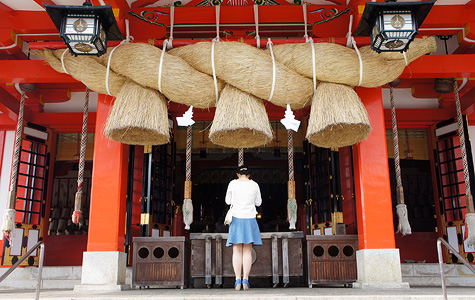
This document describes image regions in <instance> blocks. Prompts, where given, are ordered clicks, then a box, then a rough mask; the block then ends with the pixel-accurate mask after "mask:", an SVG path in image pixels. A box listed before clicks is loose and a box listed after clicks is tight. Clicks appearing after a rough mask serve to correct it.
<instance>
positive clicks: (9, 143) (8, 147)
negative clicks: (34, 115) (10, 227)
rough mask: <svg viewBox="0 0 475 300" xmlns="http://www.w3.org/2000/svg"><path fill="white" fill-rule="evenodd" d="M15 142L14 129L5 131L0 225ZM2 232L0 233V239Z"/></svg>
mask: <svg viewBox="0 0 475 300" xmlns="http://www.w3.org/2000/svg"><path fill="white" fill-rule="evenodd" d="M14 144H15V131H7V132H6V135H5V148H4V149H3V157H0V159H2V160H3V162H2V169H1V170H0V226H1V225H2V223H3V214H4V213H5V209H6V208H7V197H8V190H9V189H10V175H11V172H12V160H13V146H14ZM2 239H3V234H0V240H2Z"/></svg>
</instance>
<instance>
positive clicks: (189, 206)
mask: <svg viewBox="0 0 475 300" xmlns="http://www.w3.org/2000/svg"><path fill="white" fill-rule="evenodd" d="M192 146H193V127H192V126H188V127H187V128H186V161H185V163H186V167H185V178H186V180H185V191H184V200H183V223H185V229H186V230H190V225H191V223H193V202H192V200H191V187H192V184H191V149H192Z"/></svg>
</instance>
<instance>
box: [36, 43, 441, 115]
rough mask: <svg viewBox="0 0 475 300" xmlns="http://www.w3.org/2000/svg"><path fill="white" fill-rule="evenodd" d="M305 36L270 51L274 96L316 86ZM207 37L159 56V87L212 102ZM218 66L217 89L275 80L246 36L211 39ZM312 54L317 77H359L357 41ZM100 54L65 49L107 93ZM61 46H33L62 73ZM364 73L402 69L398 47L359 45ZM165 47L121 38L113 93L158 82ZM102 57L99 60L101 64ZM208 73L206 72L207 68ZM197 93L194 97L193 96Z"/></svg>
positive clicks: (371, 81) (369, 80) (422, 49)
mask: <svg viewBox="0 0 475 300" xmlns="http://www.w3.org/2000/svg"><path fill="white" fill-rule="evenodd" d="M309 44H310V43H301V44H286V45H275V46H274V47H273V54H274V57H275V60H276V84H275V91H274V95H273V97H272V101H271V102H272V103H273V104H276V105H279V106H284V107H285V106H286V105H287V103H288V102H289V99H292V102H291V103H289V104H290V105H291V106H292V108H294V109H295V108H297V107H304V106H307V105H308V104H310V98H311V95H312V94H313V87H312V86H313V85H312V82H311V80H310V78H312V77H313V69H314V67H315V66H314V65H313V64H309V63H308V62H309V59H310V58H311V57H312V45H309ZM211 47H212V43H211V42H200V43H197V44H194V45H188V46H183V47H179V48H174V49H172V50H170V51H167V53H165V55H164V57H163V74H162V76H163V79H162V81H163V82H162V89H163V93H164V94H165V96H167V98H168V99H169V100H171V101H173V102H177V103H181V104H186V105H193V106H195V107H198V108H205V107H210V106H214V105H215V101H216V93H215V88H214V81H213V78H212V74H213V68H212V63H211V56H210V53H211ZM215 47H216V49H215V51H216V53H215V63H216V64H215V74H216V76H217V78H218V87H219V90H220V89H222V88H223V87H224V82H223V80H224V81H226V82H227V83H229V84H231V85H233V86H235V87H237V88H239V89H241V90H243V91H246V92H248V93H251V94H253V95H254V96H256V97H258V98H261V99H266V98H267V97H269V95H270V90H271V88H272V82H273V80H272V77H273V72H272V69H273V68H274V65H273V63H272V59H271V57H270V56H269V55H268V54H266V52H265V51H264V50H260V49H256V48H253V47H251V46H249V45H246V44H244V43H237V42H219V43H215ZM313 48H314V49H315V50H314V54H316V55H315V56H316V61H315V65H316V70H317V74H316V79H317V80H319V81H328V82H335V83H342V84H346V85H350V86H355V85H357V84H358V80H359V77H360V76H359V75H358V74H359V65H360V63H359V58H358V56H357V54H356V52H355V50H354V49H349V48H347V47H344V46H340V45H336V44H332V43H317V44H315V45H314V47H313ZM113 49H115V48H112V49H109V50H108V53H107V54H105V55H103V56H101V57H99V58H90V57H84V56H78V57H73V56H70V55H65V56H64V64H65V66H66V69H67V70H68V73H70V74H71V76H73V77H74V78H76V79H78V80H80V81H82V82H83V83H85V84H86V85H87V86H89V87H90V88H91V89H93V90H95V91H98V92H101V93H106V92H107V91H106V87H105V80H104V79H105V76H106V71H107V70H106V69H107V68H106V66H107V63H108V58H109V55H110V52H111V51H112V50H113ZM435 49H436V48H435V39H434V38H432V37H431V38H425V39H416V40H414V41H413V42H412V43H411V48H410V49H409V50H408V51H407V60H408V61H409V62H411V61H413V60H415V59H417V58H418V57H420V56H422V55H424V54H426V53H429V52H433V51H435ZM64 51H65V50H57V51H54V52H53V51H51V50H48V49H44V50H42V51H41V50H40V51H36V52H35V53H36V54H39V55H41V56H42V57H43V59H44V60H45V61H47V62H48V63H49V64H50V65H51V66H52V67H53V68H54V69H55V70H57V71H58V72H61V73H64V70H63V68H62V65H61V60H60V58H61V56H62V54H63V52H64ZM359 51H360V52H361V57H362V62H363V64H364V74H363V75H364V76H363V82H362V83H361V86H363V87H375V86H381V85H383V84H386V83H388V82H390V81H392V80H393V79H395V78H397V77H399V75H400V74H401V73H402V71H403V70H404V68H405V66H406V60H405V59H404V57H403V55H402V54H400V53H397V54H386V53H381V54H377V53H374V51H372V50H371V49H370V47H369V46H365V47H361V48H360V49H359ZM161 55H162V50H160V49H158V48H156V47H154V46H151V45H147V44H141V43H128V44H124V45H121V46H120V47H119V48H118V49H117V50H116V51H115V52H114V56H113V57H112V59H111V62H110V68H111V72H110V78H109V84H110V85H111V86H110V88H111V91H110V92H111V94H112V95H115V94H117V93H118V91H120V87H121V86H122V84H123V83H124V82H125V80H126V78H124V77H128V78H130V79H132V80H134V81H136V82H137V83H139V84H141V85H143V86H148V87H151V88H153V89H158V82H157V72H158V65H159V62H160V57H161ZM101 65H102V66H101ZM202 72H204V73H206V74H204V73H202ZM196 95H199V97H196Z"/></svg>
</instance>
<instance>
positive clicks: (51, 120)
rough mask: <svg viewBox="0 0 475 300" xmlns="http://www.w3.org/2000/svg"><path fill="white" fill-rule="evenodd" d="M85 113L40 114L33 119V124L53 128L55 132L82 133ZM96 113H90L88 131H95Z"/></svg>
mask: <svg viewBox="0 0 475 300" xmlns="http://www.w3.org/2000/svg"><path fill="white" fill-rule="evenodd" d="M82 118H83V113H82V112H78V113H38V114H35V115H34V116H33V118H32V119H31V122H32V123H35V124H38V125H42V126H45V127H48V128H51V129H53V130H55V131H63V132H80V131H81V128H82ZM95 128H96V113H95V112H90V113H89V114H88V118H87V130H88V131H89V132H93V131H95Z"/></svg>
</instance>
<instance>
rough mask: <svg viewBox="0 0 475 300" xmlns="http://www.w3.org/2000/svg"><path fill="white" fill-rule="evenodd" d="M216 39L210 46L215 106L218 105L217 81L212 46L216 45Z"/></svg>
mask: <svg viewBox="0 0 475 300" xmlns="http://www.w3.org/2000/svg"><path fill="white" fill-rule="evenodd" d="M216 42H217V41H216V39H213V42H212V44H211V68H212V69H213V80H214V92H215V93H216V105H218V98H219V97H218V80H217V79H216V67H215V66H214V44H216Z"/></svg>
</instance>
